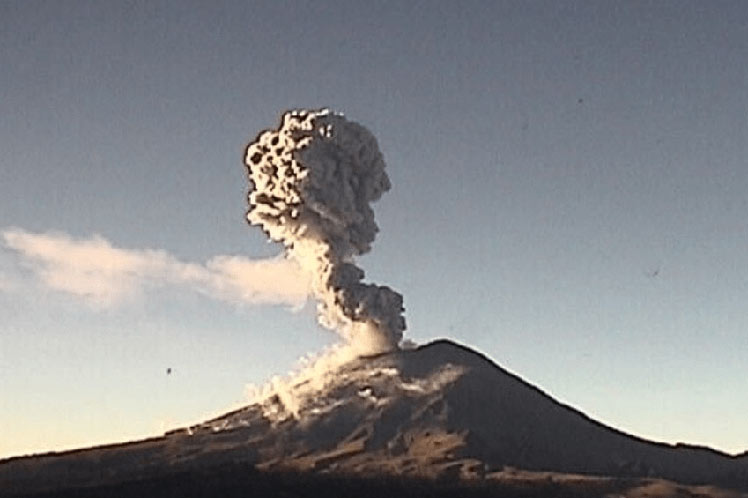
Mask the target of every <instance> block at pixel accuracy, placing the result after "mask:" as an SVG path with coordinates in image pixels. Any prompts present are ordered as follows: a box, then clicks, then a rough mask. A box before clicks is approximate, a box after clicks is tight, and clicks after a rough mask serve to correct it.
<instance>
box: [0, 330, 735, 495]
mask: <svg viewBox="0 0 748 498" xmlns="http://www.w3.org/2000/svg"><path fill="white" fill-rule="evenodd" d="M227 473H228V474H227ZM198 475H199V476H202V477H201V478H200V479H199V483H200V484H197V483H196V481H195V479H196V477H195V476H198ZM219 476H220V477H219ZM279 476H286V477H284V478H280V477H279ZM187 482H193V484H191V485H189V486H186V485H185V483H187ZM211 482H212V483H213V484H212V486H213V487H212V488H210V489H213V490H214V491H215V490H216V489H218V488H217V487H216V486H224V487H226V486H229V487H228V488H225V489H223V491H222V495H223V496H233V495H232V493H233V492H234V491H236V492H237V493H239V494H241V493H244V492H248V491H250V490H251V489H254V488H252V486H255V487H256V486H265V485H267V486H269V489H276V490H277V489H281V488H283V487H284V486H285V487H288V489H286V490H285V491H284V493H285V495H286V496H312V495H310V494H308V493H310V492H311V491H310V490H312V489H317V488H315V486H321V487H320V488H319V489H318V491H319V492H322V491H321V490H322V489H328V488H325V486H328V487H329V490H332V491H330V492H331V493H333V494H332V495H333V496H335V494H334V493H335V491H334V490H336V489H343V488H345V486H349V487H351V486H352V487H354V488H355V487H356V486H359V487H361V489H358V488H357V489H358V491H357V492H356V494H357V495H358V496H369V495H367V494H366V492H369V491H371V492H374V490H378V491H377V492H379V493H381V494H390V495H392V496H401V494H398V493H399V491H398V489H401V488H402V489H403V490H407V489H409V488H408V486H410V487H411V488H412V487H413V486H416V487H419V486H420V487H419V488H418V489H420V495H421V496H451V494H449V493H452V492H454V493H457V495H460V496H484V495H483V494H481V493H489V494H490V493H491V490H493V491H496V490H498V489H503V492H502V495H505V496H547V493H549V492H550V490H552V494H553V495H555V496H610V497H613V496H631V497H635V496H714V497H717V496H720V497H722V496H724V497H727V496H748V495H741V494H740V493H746V492H748V456H746V455H745V454H744V455H741V456H736V457H733V456H729V455H726V454H723V453H720V452H717V451H714V450H710V449H707V448H698V447H692V446H687V445H675V446H673V445H667V444H660V443H653V442H650V441H645V440H642V439H639V438H636V437H633V436H630V435H627V434H625V433H622V432H620V431H618V430H615V429H612V428H610V427H607V426H605V425H603V424H600V423H598V422H596V421H594V420H591V419H590V418H588V417H587V416H585V415H584V414H582V413H580V412H579V411H576V410H574V409H572V408H570V407H568V406H565V405H562V404H560V403H558V402H556V401H555V400H553V399H552V398H550V397H549V396H547V395H546V394H544V393H543V392H542V391H540V390H539V389H537V388H535V387H533V386H532V385H530V384H528V383H526V382H524V381H523V380H522V379H520V378H519V377H517V376H515V375H512V374H510V373H508V372H506V371H505V370H503V369H502V368H500V367H499V366H497V365H495V364H494V363H492V362H491V361H490V360H488V359H487V358H485V357H484V356H482V355H480V354H479V353H476V352H474V351H472V350H470V349H468V348H465V347H463V346H459V345H456V344H454V343H452V342H449V341H437V342H434V343H431V344H428V345H426V346H423V347H420V348H418V349H416V350H409V351H397V352H394V353H387V354H382V355H378V356H373V357H366V358H359V359H357V360H354V361H352V362H349V363H347V364H345V365H343V366H342V367H340V368H339V370H337V371H336V372H335V374H334V375H332V376H329V378H328V380H326V381H325V382H324V383H323V384H322V385H319V386H311V385H304V382H301V383H300V384H298V385H294V386H291V387H290V388H289V390H288V392H286V393H281V392H279V393H277V394H276V395H274V396H269V397H268V398H266V399H265V400H264V401H262V402H259V403H256V404H253V405H250V406H247V407H245V408H243V409H241V410H238V411H235V412H232V413H228V414H226V415H224V416H221V417H219V418H216V419H213V420H209V421H206V422H204V423H202V424H199V425H196V426H193V427H188V428H184V429H179V430H175V431H171V432H169V433H167V434H165V435H164V436H163V437H159V438H153V439H149V440H145V441H139V442H133V443H126V444H120V445H112V446H105V447H98V448H91V449H83V450H77V451H71V452H64V453H58V454H47V455H39V456H32V457H24V458H12V459H8V460H5V461H3V462H0V494H7V495H8V496H10V495H19V496H53V495H54V496H60V493H72V494H69V496H148V495H149V494H148V493H146V494H145V495H144V494H142V493H143V492H144V491H143V490H144V489H146V490H147V489H151V490H152V491H151V492H152V493H154V494H152V495H153V496H156V495H158V496H170V495H171V494H173V495H174V496H177V495H179V496H209V495H210V489H207V490H205V494H199V490H200V489H203V487H201V486H211V485H210V484H209V483H211ZM242 483H244V484H242ZM346 483H347V484H346ZM366 483H368V484H366ZM446 483H449V484H446ZM295 484H298V486H297V487H294V486H295ZM437 484H438V485H437ZM148 486H151V487H150V488H148ZM340 486H343V488H340ZM382 486H384V487H382ZM387 486H390V487H389V488H388V487H387ZM455 486H458V487H459V486H463V487H464V486H467V488H465V489H467V490H468V491H465V489H462V488H460V489H461V490H460V491H459V492H458V491H455V489H457V488H455ZM128 489H129V490H130V491H128ZM351 489H352V488H351ZM66 490H67V491H66ZM367 490H368V491H367ZM450 490H452V491H450ZM255 491H257V492H260V491H258V490H257V489H255ZM266 492H267V491H263V492H261V494H265V493H266ZM411 492H412V489H411V491H402V493H403V494H402V496H404V495H405V494H408V493H411ZM86 493H90V494H86ZM107 493H109V494H107ZM128 493H131V494H128ZM190 493H192V494H190ZM195 493H198V494H195ZM305 493H306V494H305ZM430 493H434V494H430ZM466 493H468V494H466ZM469 493H477V494H473V495H471V494H469ZM239 494H237V496H238V495H239ZM372 496H373V495H372ZM486 496H487V495H486Z"/></svg>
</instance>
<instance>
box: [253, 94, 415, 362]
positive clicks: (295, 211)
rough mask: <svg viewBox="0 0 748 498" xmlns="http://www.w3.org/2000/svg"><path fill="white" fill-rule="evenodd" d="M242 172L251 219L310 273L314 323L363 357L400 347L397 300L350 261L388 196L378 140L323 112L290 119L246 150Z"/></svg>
mask: <svg viewBox="0 0 748 498" xmlns="http://www.w3.org/2000/svg"><path fill="white" fill-rule="evenodd" d="M245 164H246V166H247V169H248V173H249V180H250V183H251V186H250V193H249V211H248V214H247V220H248V221H249V223H250V224H252V225H258V226H260V227H262V229H263V230H264V231H265V233H266V234H267V235H268V237H269V238H270V239H271V240H273V241H276V242H281V243H282V244H283V245H284V247H285V250H286V254H287V256H288V257H290V258H291V259H293V260H295V261H297V262H298V263H299V264H300V266H301V267H302V268H304V269H305V270H306V271H307V272H308V273H309V274H310V275H311V280H312V285H311V288H312V293H313V294H314V296H315V297H316V298H317V300H318V318H319V322H320V323H321V324H322V325H323V326H325V327H327V328H330V329H334V330H336V331H338V332H339V333H340V334H341V335H342V336H343V337H344V338H345V339H346V340H347V341H348V343H349V344H350V345H351V346H354V347H355V349H357V350H358V351H359V352H360V353H374V352H382V351H390V350H393V349H397V348H398V344H399V343H400V341H401V339H402V337H403V331H404V330H405V319H404V317H403V315H402V313H403V311H404V310H403V299H402V296H401V295H400V294H398V293H397V292H395V291H394V290H392V289H391V288H389V287H387V286H380V285H376V284H370V283H364V282H362V280H363V278H364V271H363V270H362V269H361V268H359V267H358V266H357V265H356V263H355V257H356V256H359V255H361V254H364V253H366V252H368V251H369V250H370V249H371V244H372V242H373V241H374V238H375V237H376V234H377V231H378V227H377V224H376V222H375V221H374V211H373V210H372V208H371V203H372V202H374V201H376V200H378V199H379V198H380V197H381V196H382V194H383V193H384V192H386V191H387V190H389V189H390V181H389V178H388V177H387V173H386V172H385V162H384V159H383V158H382V154H381V152H380V151H379V147H378V145H377V141H376V139H375V138H374V136H373V135H372V134H371V133H370V132H369V131H368V130H367V129H366V128H364V127H363V126H361V125H359V124H357V123H354V122H351V121H348V120H346V119H345V118H344V117H343V116H342V115H341V114H336V113H332V112H330V111H329V110H327V109H321V110H295V111H289V112H286V113H285V114H284V115H283V117H282V120H281V124H280V126H279V127H278V129H276V130H266V131H264V132H262V133H260V135H259V136H258V137H257V139H256V140H255V141H254V142H252V143H251V144H250V145H249V146H248V147H247V151H246V158H245Z"/></svg>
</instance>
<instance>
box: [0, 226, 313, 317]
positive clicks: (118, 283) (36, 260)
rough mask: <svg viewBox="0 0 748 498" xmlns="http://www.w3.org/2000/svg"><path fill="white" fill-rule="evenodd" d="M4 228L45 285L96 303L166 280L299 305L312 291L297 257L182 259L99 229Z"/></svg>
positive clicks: (216, 293) (225, 295) (9, 244)
mask: <svg viewBox="0 0 748 498" xmlns="http://www.w3.org/2000/svg"><path fill="white" fill-rule="evenodd" d="M0 233H2V238H3V242H4V245H5V247H6V248H7V249H10V250H12V251H13V252H15V253H16V254H17V256H18V258H19V261H20V263H21V264H22V265H23V266H25V267H26V268H28V269H30V270H31V271H32V272H33V273H35V274H36V275H37V277H38V278H39V280H40V281H41V282H42V283H43V284H44V285H45V286H46V287H48V288H50V289H53V290H55V291H59V292H64V293H67V294H71V295H73V296H76V297H78V298H81V299H83V300H85V301H86V302H87V303H89V304H91V305H93V306H96V307H112V306H116V305H118V304H120V303H123V302H126V301H128V300H131V299H133V298H135V297H137V296H139V295H142V294H143V293H144V292H146V291H147V290H149V289H152V288H156V287H163V286H167V285H171V286H177V287H187V288H190V289H192V290H196V291H198V292H200V293H202V294H204V295H206V296H209V297H211V298H214V299H218V300H222V301H228V302H232V303H239V304H242V303H246V304H288V305H292V306H300V305H302V304H303V303H304V302H305V301H306V298H307V295H308V294H309V279H308V277H306V276H305V275H304V274H303V273H302V271H301V270H300V268H299V267H298V266H297V265H296V263H294V262H293V261H290V260H287V259H284V258H280V257H279V258H270V259H261V260H251V259H247V258H244V257H241V256H215V257H213V258H211V259H210V260H209V261H208V262H207V263H206V264H199V263H184V262H182V261H179V260H178V259H177V258H175V257H174V256H172V255H171V254H169V253H167V252H166V251H162V250H152V249H122V248H118V247H114V246H113V245H112V244H111V243H110V242H109V241H107V240H106V239H104V238H102V237H100V236H98V235H94V236H93V237H91V238H87V239H74V238H73V237H71V236H69V235H67V234H65V233H60V232H49V233H31V232H27V231H25V230H22V229H20V228H9V229H5V230H3V231H2V232H0ZM0 288H2V280H1V279H0Z"/></svg>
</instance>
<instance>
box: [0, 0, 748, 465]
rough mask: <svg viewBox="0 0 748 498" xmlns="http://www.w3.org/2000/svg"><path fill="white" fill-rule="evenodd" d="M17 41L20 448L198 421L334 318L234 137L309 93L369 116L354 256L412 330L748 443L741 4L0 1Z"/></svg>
mask: <svg viewBox="0 0 748 498" xmlns="http://www.w3.org/2000/svg"><path fill="white" fill-rule="evenodd" d="M0 67H3V68H4V69H3V71H2V77H0V116H2V119H0V386H1V387H0V428H2V431H1V432H2V436H0V457H5V456H11V455H20V454H28V453H32V452H39V451H46V450H53V449H63V448H73V447H78V446H87V445H92V444H98V443H103V442H113V441H121V440H128V439H131V438H135V437H143V436H147V435H153V434H158V433H160V432H163V431H164V430H166V429H170V428H173V427H177V426H180V425H183V424H187V423H194V422H198V421H201V420H203V419H205V418H207V417H209V416H213V415H218V414H220V413H222V412H224V411H226V410H228V409H230V408H234V407H237V406H240V405H241V404H242V403H246V402H247V399H248V398H247V396H248V395H247V386H248V385H250V384H261V383H263V382H264V381H266V380H267V379H268V378H270V377H271V376H272V375H275V374H284V373H286V372H288V371H289V370H291V369H292V368H294V365H295V364H296V362H297V359H298V358H299V357H301V356H303V355H305V354H308V353H310V352H314V351H320V350H322V349H323V348H324V347H325V346H327V345H330V344H333V343H334V342H336V341H337V336H336V335H335V334H334V333H332V332H330V331H328V330H326V329H323V328H321V327H320V326H319V325H317V323H316V320H315V317H314V315H315V312H314V304H313V303H312V302H311V301H310V300H308V299H306V297H305V296H306V289H307V287H306V286H307V283H306V282H305V281H304V279H303V278H299V276H298V274H297V273H296V271H295V269H294V268H293V267H291V266H289V264H288V262H287V261H285V260H283V259H282V257H280V255H281V252H282V249H281V247H280V246H279V245H278V244H271V243H268V242H267V241H266V238H265V236H264V234H263V233H262V231H261V230H260V229H258V228H257V227H250V226H249V225H248V224H247V222H246V220H245V214H246V210H247V202H246V196H247V190H248V182H247V176H246V170H245V168H244V166H243V159H244V157H243V155H244V149H245V147H246V146H247V144H248V143H249V142H250V141H252V140H253V139H254V138H255V137H256V136H257V134H258V133H259V132H260V131H261V130H263V129H267V128H273V127H276V126H277V124H278V122H279V119H280V115H281V113H282V112H283V111H285V110H287V109H293V108H305V107H306V108H320V107H330V108H332V109H334V110H336V111H340V112H343V113H345V115H346V117H347V118H348V119H350V120H353V121H357V122H359V123H361V124H362V125H364V126H366V127H367V128H368V129H369V130H370V131H371V132H372V133H373V134H374V135H375V136H376V137H377V139H378V142H379V146H380V149H381V150H382V152H383V154H384V158H385V161H386V162H387V171H388V174H389V177H390V180H391V182H392V189H391V190H390V191H389V192H387V193H386V194H384V196H383V197H382V198H381V200H379V201H378V202H377V203H376V204H375V205H374V209H375V212H376V217H377V223H378V224H379V227H380V233H379V234H378V236H377V239H376V240H375V241H374V244H373V246H372V251H371V252H370V253H369V254H367V255H364V256H363V257H361V258H360V260H359V263H360V265H361V266H362V267H363V268H364V269H365V270H366V273H367V279H369V280H370V281H373V282H376V283H378V284H383V285H389V286H391V287H392V288H394V289H396V290H397V291H398V292H400V293H402V294H403V296H404V302H405V308H406V311H405V316H406V320H407V324H408V329H407V330H406V332H405V335H406V337H407V338H410V339H411V340H414V341H416V342H418V343H425V342H428V341H430V340H432V339H435V338H440V337H448V338H451V339H453V340H455V341H458V342H460V343H462V344H466V345H469V346H470V347H473V348H475V349H477V350H479V351H481V352H483V353H484V354H486V355H487V356H489V357H490V358H491V359H493V360H494V361H495V362H497V363H498V364H499V365H501V366H503V367H505V368H507V369H508V370H510V371H512V372H514V373H517V374H518V375H520V376H521V377H522V378H524V379H525V380H527V381H529V382H530V383H532V384H535V385H537V386H538V387H540V388H541V389H542V390H544V391H545V392H546V393H548V394H550V395H552V396H553V397H555V398H556V399H558V400H560V401H562V402H564V403H567V404H570V405H571V406H573V407H576V408H578V409H580V410H582V411H584V412H585V413H587V414H588V415H590V416H591V417H593V418H596V419H598V420H600V421H602V422H604V423H606V424H608V425H612V426H614V427H616V428H619V429H621V430H624V431H626V432H629V433H632V434H636V435H638V436H642V437H646V438H651V439H655V440H658V441H665V442H673V443H674V442H678V441H683V442H688V443H692V444H701V445H708V446H711V447H714V448H717V449H720V450H722V451H725V452H729V453H739V452H742V451H744V450H747V449H748V423H747V422H746V419H745V413H747V412H748V396H746V387H748V386H747V385H746V379H748V361H746V354H747V353H748V333H747V331H748V314H747V313H746V311H745V310H746V306H745V302H746V301H747V300H748V251H746V247H747V246H748V222H746V215H745V213H746V211H747V210H748V194H746V192H748V163H747V162H746V158H748V140H746V137H748V91H746V81H748V4H746V3H745V2H690V1H678V2H675V1H653V2H644V1H639V2H610V1H589V2H571V1H568V2H557V1H547V2H543V1H532V2H525V1H517V2H509V1H497V2H475V1H470V0H466V1H464V2H440V1H411V2H400V1H374V2H372V1H366V2H364V1H350V0H347V1H324V2H302V1H298V2H286V1H278V0H275V1H268V2H262V1H252V2H240V1H223V2H221V1H217V2H198V1H174V2H170V1H148V2H145V1H143V2H133V1H121V2H95V1H90V2H86V1H75V2H72V1H64V0H63V1H47V2H39V1H33V0H30V1H24V2H11V1H2V2H0ZM167 368H170V369H172V370H171V374H167V373H166V371H167Z"/></svg>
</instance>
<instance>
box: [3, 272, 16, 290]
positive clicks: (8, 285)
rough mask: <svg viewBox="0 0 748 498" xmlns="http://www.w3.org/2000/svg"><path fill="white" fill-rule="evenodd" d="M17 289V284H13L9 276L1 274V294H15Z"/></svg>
mask: <svg viewBox="0 0 748 498" xmlns="http://www.w3.org/2000/svg"><path fill="white" fill-rule="evenodd" d="M15 289H16V285H15V282H13V281H12V280H11V279H10V277H8V276H7V275H4V274H3V273H0V292H13V291H14V290H15Z"/></svg>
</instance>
